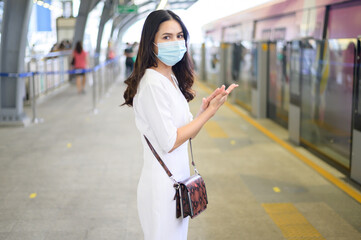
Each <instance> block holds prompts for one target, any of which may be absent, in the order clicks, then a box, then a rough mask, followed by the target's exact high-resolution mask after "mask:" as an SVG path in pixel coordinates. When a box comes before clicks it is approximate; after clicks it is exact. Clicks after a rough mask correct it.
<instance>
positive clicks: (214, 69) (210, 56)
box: [205, 43, 220, 88]
mask: <svg viewBox="0 0 361 240" xmlns="http://www.w3.org/2000/svg"><path fill="white" fill-rule="evenodd" d="M219 51H220V47H219V46H217V44H215V43H209V44H208V43H207V45H206V57H205V61H206V64H205V65H206V74H207V75H206V78H207V82H208V83H209V84H211V85H212V87H213V88H217V87H218V86H219V70H220V54H219Z"/></svg>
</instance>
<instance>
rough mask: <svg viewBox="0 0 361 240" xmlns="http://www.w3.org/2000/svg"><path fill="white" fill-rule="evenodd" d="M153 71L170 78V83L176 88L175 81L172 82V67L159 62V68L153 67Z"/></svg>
mask: <svg viewBox="0 0 361 240" xmlns="http://www.w3.org/2000/svg"><path fill="white" fill-rule="evenodd" d="M152 69H153V70H155V71H157V72H159V73H160V74H162V75H163V76H165V77H166V78H168V79H169V81H170V82H171V83H172V84H173V85H174V87H176V86H175V83H174V81H173V80H172V74H173V71H172V67H171V66H168V65H165V64H164V63H163V62H161V61H158V62H157V67H152Z"/></svg>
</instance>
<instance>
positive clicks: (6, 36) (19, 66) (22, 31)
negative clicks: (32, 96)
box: [0, 0, 33, 125]
mask: <svg viewBox="0 0 361 240" xmlns="http://www.w3.org/2000/svg"><path fill="white" fill-rule="evenodd" d="M32 6H33V2H32V1H29V0H5V4H4V15H3V20H2V33H1V58H0V72H6V73H21V72H24V58H25V47H26V42H27V35H28V28H29V20H30V14H31V10H32ZM24 95H25V82H24V78H18V77H1V78H0V124H13V125H17V124H19V125H23V124H24V122H25V120H26V116H25V113H24V109H23V97H24Z"/></svg>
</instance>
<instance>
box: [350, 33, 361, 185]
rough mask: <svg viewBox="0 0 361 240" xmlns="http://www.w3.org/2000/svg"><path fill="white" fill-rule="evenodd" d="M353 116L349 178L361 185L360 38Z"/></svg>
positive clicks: (358, 41) (360, 40)
mask: <svg viewBox="0 0 361 240" xmlns="http://www.w3.org/2000/svg"><path fill="white" fill-rule="evenodd" d="M356 64H357V65H356V66H357V68H356V78H355V84H354V99H353V100H354V104H353V108H354V111H353V112H354V114H353V116H354V117H353V130H352V157H351V178H352V179H354V180H355V181H357V182H358V183H360V184H361V148H360V146H361V37H359V39H358V40H357V56H356Z"/></svg>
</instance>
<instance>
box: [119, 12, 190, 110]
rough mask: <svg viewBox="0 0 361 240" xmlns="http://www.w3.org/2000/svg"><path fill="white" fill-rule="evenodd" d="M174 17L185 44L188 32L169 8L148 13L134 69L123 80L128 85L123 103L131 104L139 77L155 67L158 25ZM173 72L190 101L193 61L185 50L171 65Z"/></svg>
mask: <svg viewBox="0 0 361 240" xmlns="http://www.w3.org/2000/svg"><path fill="white" fill-rule="evenodd" d="M171 19H174V20H176V21H177V22H178V23H179V24H180V26H181V27H182V31H183V36H184V40H185V43H186V46H187V45H188V43H187V40H188V39H189V33H188V30H187V28H186V27H185V25H184V23H183V22H182V20H181V19H180V18H179V17H178V16H177V15H176V14H175V13H174V12H172V11H170V10H157V11H154V12H152V13H150V14H149V15H148V17H147V19H146V20H145V23H144V26H143V30H142V36H141V39H140V43H139V50H138V55H137V58H136V61H135V65H134V70H133V72H132V73H131V75H130V76H129V77H128V79H127V80H125V83H126V84H127V85H128V87H127V89H126V90H125V92H124V95H123V96H124V99H125V102H124V103H123V104H122V106H123V105H128V106H133V98H134V96H135V94H136V93H137V88H138V85H139V82H140V80H141V78H142V77H143V75H144V73H145V70H146V69H147V68H150V67H157V56H156V55H155V53H154V50H153V48H154V44H153V42H154V38H155V35H156V33H157V32H158V29H159V25H160V24H161V23H162V22H165V21H168V20H171ZM172 70H173V73H174V75H175V77H176V78H177V80H178V84H179V89H180V90H181V91H182V93H183V95H184V97H185V98H186V99H187V101H188V102H189V101H191V100H192V99H193V98H194V95H195V94H194V91H193V90H192V85H193V82H194V74H193V63H192V61H191V58H190V56H189V54H188V52H186V54H184V56H183V58H182V60H181V61H179V62H178V63H177V64H175V65H174V66H173V67H172Z"/></svg>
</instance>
